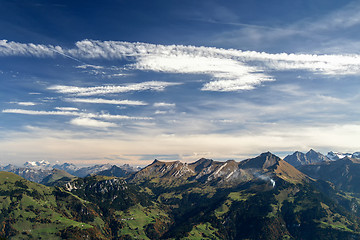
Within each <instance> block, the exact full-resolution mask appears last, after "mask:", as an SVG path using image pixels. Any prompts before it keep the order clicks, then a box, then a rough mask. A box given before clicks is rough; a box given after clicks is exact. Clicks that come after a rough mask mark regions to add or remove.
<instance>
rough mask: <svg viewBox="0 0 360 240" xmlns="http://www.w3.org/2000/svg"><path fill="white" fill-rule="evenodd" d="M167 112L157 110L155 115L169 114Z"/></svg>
mask: <svg viewBox="0 0 360 240" xmlns="http://www.w3.org/2000/svg"><path fill="white" fill-rule="evenodd" d="M167 113H168V112H167V111H161V110H156V111H155V114H167Z"/></svg>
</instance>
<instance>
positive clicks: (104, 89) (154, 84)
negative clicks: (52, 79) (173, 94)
mask: <svg viewBox="0 0 360 240" xmlns="http://www.w3.org/2000/svg"><path fill="white" fill-rule="evenodd" d="M179 84H181V83H171V82H160V81H150V82H142V83H134V84H127V85H123V86H115V85H110V86H97V87H75V86H64V85H55V86H51V87H49V88H48V89H50V90H54V91H56V92H58V93H63V94H72V95H76V96H93V95H105V94H112V93H124V92H131V91H146V90H152V91H163V90H164V89H165V88H166V87H168V86H175V85H179Z"/></svg>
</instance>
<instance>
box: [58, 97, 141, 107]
mask: <svg viewBox="0 0 360 240" xmlns="http://www.w3.org/2000/svg"><path fill="white" fill-rule="evenodd" d="M64 100H65V101H68V102H78V103H98V104H115V105H134V106H139V105H147V103H146V102H143V101H133V100H115V99H103V98H65V99H64Z"/></svg>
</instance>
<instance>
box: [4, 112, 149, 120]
mask: <svg viewBox="0 0 360 240" xmlns="http://www.w3.org/2000/svg"><path fill="white" fill-rule="evenodd" d="M2 112H3V113H15V114H25V115H48V116H50V115H53V116H75V117H81V118H98V119H108V120H151V119H152V118H151V117H132V116H127V115H112V114H108V113H86V112H77V111H36V110H25V109H4V110H2Z"/></svg>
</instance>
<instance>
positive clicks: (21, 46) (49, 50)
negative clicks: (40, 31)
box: [0, 40, 62, 57]
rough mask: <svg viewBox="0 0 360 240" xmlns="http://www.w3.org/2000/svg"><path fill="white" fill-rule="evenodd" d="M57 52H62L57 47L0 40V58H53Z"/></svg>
mask: <svg viewBox="0 0 360 240" xmlns="http://www.w3.org/2000/svg"><path fill="white" fill-rule="evenodd" d="M58 51H60V52H62V49H61V47H59V46H56V47H54V46H51V45H41V44H33V43H18V42H13V41H8V40H0V56H34V57H53V56H55V55H56V52H58Z"/></svg>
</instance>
